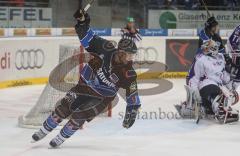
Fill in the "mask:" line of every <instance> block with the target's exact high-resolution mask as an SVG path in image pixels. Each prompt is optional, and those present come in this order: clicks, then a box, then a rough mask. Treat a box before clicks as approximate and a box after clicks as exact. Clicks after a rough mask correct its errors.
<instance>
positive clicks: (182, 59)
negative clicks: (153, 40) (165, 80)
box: [166, 39, 226, 72]
mask: <svg viewBox="0 0 240 156" xmlns="http://www.w3.org/2000/svg"><path fill="white" fill-rule="evenodd" d="M223 42H224V44H225V43H226V40H223ZM198 47H199V45H198V39H167V40H166V64H167V66H168V69H169V70H168V71H170V72H187V71H188V70H189V69H190V67H191V64H192V61H193V59H194V57H195V55H196V52H197V49H198Z"/></svg>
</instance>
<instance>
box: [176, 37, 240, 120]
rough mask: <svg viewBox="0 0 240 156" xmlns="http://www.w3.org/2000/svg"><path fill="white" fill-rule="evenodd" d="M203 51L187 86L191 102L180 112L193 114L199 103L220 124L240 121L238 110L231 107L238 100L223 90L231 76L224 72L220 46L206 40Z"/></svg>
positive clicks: (226, 90)
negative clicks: (195, 105)
mask: <svg viewBox="0 0 240 156" xmlns="http://www.w3.org/2000/svg"><path fill="white" fill-rule="evenodd" d="M201 48H202V51H203V53H202V54H198V55H197V57H196V61H195V64H194V65H193V70H194V71H193V73H192V75H191V77H190V79H189V84H188V86H187V87H186V88H187V92H188V100H187V102H186V103H185V105H182V107H181V113H183V114H184V113H186V110H189V111H193V109H194V104H196V101H197V103H201V106H202V107H203V108H204V113H205V114H208V115H213V116H214V117H215V118H216V119H217V120H218V121H220V122H221V123H227V122H232V121H238V111H236V110H233V109H232V108H231V105H232V104H233V103H235V102H236V99H235V97H234V95H232V94H231V92H230V91H229V90H228V89H227V88H226V87H224V85H226V84H228V83H229V82H230V76H229V74H228V73H227V71H226V70H225V59H224V56H223V54H221V53H218V52H219V50H218V49H219V45H218V44H217V43H216V42H215V41H213V40H208V41H204V43H203V45H202V47H201ZM223 104H224V105H223ZM183 114H182V115H183Z"/></svg>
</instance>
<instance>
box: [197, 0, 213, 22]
mask: <svg viewBox="0 0 240 156" xmlns="http://www.w3.org/2000/svg"><path fill="white" fill-rule="evenodd" d="M201 1H202V4H203V6H204V8H205V10H206V11H207V14H208V18H209V17H211V14H210V12H209V10H208V8H207V5H206V3H205V2H204V0H201ZM199 2H200V0H199ZM200 3H201V2H200Z"/></svg>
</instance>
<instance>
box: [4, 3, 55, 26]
mask: <svg viewBox="0 0 240 156" xmlns="http://www.w3.org/2000/svg"><path fill="white" fill-rule="evenodd" d="M51 26H52V9H51V8H37V7H33V8H30V7H0V27H2V28H19V27H21V28H28V27H35V28H39V27H46V28H47V27H51Z"/></svg>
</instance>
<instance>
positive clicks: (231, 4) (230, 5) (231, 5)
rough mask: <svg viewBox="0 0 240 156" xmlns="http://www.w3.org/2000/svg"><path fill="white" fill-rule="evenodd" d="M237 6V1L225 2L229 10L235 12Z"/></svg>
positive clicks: (229, 0) (228, 0)
mask: <svg viewBox="0 0 240 156" xmlns="http://www.w3.org/2000/svg"><path fill="white" fill-rule="evenodd" d="M237 6H238V2H237V0H227V8H228V9H230V10H235V9H236V7H237Z"/></svg>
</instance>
